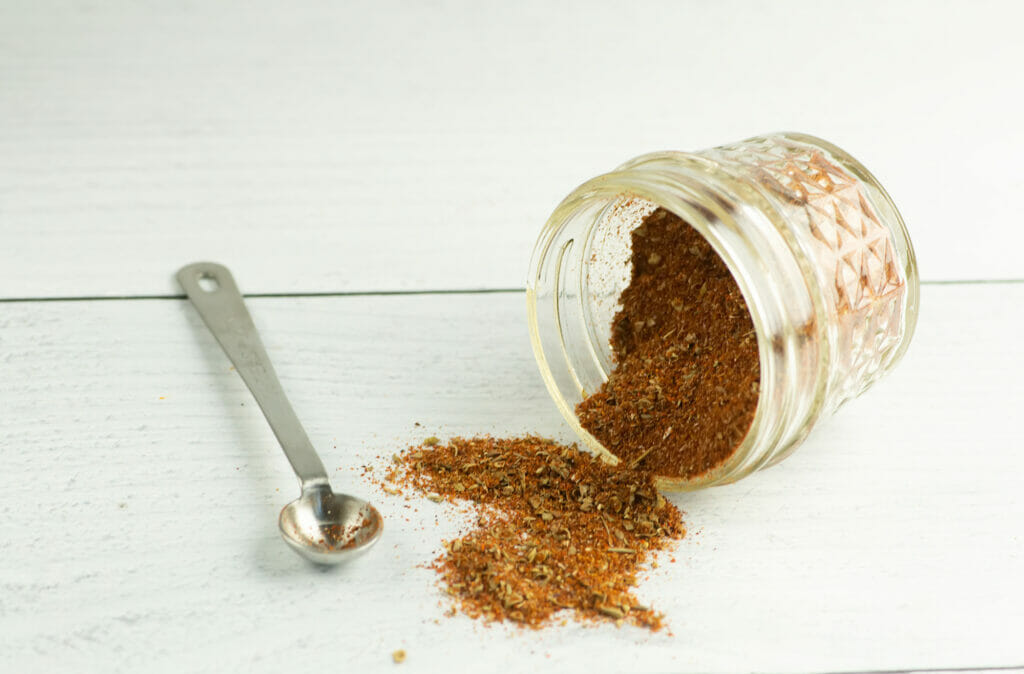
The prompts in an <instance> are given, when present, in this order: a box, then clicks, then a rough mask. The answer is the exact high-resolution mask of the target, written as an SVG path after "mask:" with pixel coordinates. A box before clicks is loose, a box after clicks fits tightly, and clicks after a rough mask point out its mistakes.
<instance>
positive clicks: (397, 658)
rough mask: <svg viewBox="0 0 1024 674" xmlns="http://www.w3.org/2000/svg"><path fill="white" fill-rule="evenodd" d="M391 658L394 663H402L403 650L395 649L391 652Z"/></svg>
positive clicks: (403, 657)
mask: <svg viewBox="0 0 1024 674" xmlns="http://www.w3.org/2000/svg"><path fill="white" fill-rule="evenodd" d="M391 659H392V660H394V661H395V663H396V664H402V663H403V662H405V651H404V650H403V649H401V648H399V649H398V650H397V651H395V652H394V653H392V654H391Z"/></svg>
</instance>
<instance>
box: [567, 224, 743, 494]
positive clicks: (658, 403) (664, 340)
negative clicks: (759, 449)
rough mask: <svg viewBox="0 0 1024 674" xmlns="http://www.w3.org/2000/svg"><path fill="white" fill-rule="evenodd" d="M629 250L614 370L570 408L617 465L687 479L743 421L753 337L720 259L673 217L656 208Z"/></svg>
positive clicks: (727, 446) (737, 433) (707, 466)
mask: <svg viewBox="0 0 1024 674" xmlns="http://www.w3.org/2000/svg"><path fill="white" fill-rule="evenodd" d="M632 251H633V252H632V265H633V273H632V278H631V280H630V284H629V286H627V287H626V289H625V290H623V291H622V295H621V296H620V302H621V304H622V308H621V309H620V310H619V312H618V313H617V314H616V315H615V318H614V319H613V321H612V338H611V346H612V352H613V354H614V357H615V369H614V370H612V372H611V374H610V375H609V378H608V381H607V382H605V383H604V384H603V385H602V387H601V389H600V390H599V391H597V392H596V393H594V394H592V395H590V396H589V397H587V398H585V399H584V400H583V401H582V402H581V403H580V404H579V405H577V407H576V414H577V416H578V417H579V420H580V423H581V424H582V425H583V427H584V428H586V429H587V430H588V431H590V433H591V434H592V435H593V436H594V437H595V438H597V439H598V440H599V441H600V442H601V444H602V445H604V446H605V448H607V449H608V450H609V451H611V452H612V453H613V454H615V455H616V456H617V457H619V458H620V459H622V460H623V461H624V463H626V464H629V465H640V466H642V467H643V468H644V469H646V470H648V471H650V472H651V473H654V474H655V475H657V476H659V477H669V478H683V479H689V478H692V477H696V476H698V475H701V474H703V473H706V472H708V471H709V470H711V469H713V468H715V467H716V466H718V465H720V464H721V463H722V462H724V461H725V460H726V459H727V458H728V457H729V456H731V455H732V453H733V452H734V451H735V450H736V447H737V446H738V445H739V444H740V442H742V440H743V438H744V436H745V435H746V433H747V430H748V429H749V428H750V424H751V422H752V421H753V419H754V412H755V410H756V408H757V399H758V392H759V390H758V387H759V382H760V361H759V359H758V351H757V338H756V336H755V334H754V326H753V323H752V321H751V318H750V313H749V312H748V311H747V306H746V303H745V302H744V300H743V295H742V294H741V293H740V289H739V287H738V286H737V285H736V281H735V280H734V279H733V277H732V275H731V274H730V273H729V270H728V269H727V268H726V266H725V264H724V263H723V262H722V259H721V258H720V257H719V256H718V254H717V253H715V251H714V250H713V249H712V248H711V245H710V244H709V243H708V242H707V241H706V240H705V239H704V237H702V236H701V235H700V233H698V232H697V231H696V230H695V229H693V228H692V227H690V226H689V225H688V224H687V223H686V222H684V221H683V220H681V219H680V218H679V217H678V216H676V215H674V214H673V213H670V212H669V211H666V210H664V209H661V208H659V209H657V210H655V211H653V212H652V213H651V214H650V215H648V216H647V217H646V218H645V219H644V221H643V222H642V223H641V224H640V226H639V227H637V228H636V229H635V230H633V232H632Z"/></svg>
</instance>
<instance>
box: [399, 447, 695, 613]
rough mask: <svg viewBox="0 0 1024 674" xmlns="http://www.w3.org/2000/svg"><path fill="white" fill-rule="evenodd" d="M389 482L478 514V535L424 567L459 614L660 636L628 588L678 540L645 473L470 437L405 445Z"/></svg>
mask: <svg viewBox="0 0 1024 674" xmlns="http://www.w3.org/2000/svg"><path fill="white" fill-rule="evenodd" d="M387 479H388V480H391V481H393V482H394V483H396V484H398V485H400V486H404V487H411V488H413V489H415V490H417V491H419V492H421V493H424V494H427V495H428V498H430V497H431V496H434V497H436V499H437V500H441V499H444V500H464V501H469V502H471V503H473V504H475V505H476V506H477V510H478V517H477V520H476V524H477V526H476V527H475V528H474V529H472V530H471V531H470V532H469V533H467V534H465V535H464V536H462V537H460V538H457V539H455V540H452V541H448V542H446V543H445V551H444V552H443V553H442V554H441V555H440V556H439V557H438V558H437V559H436V560H434V562H433V564H432V568H434V569H435V570H436V571H437V572H438V573H439V574H440V576H441V580H442V583H443V584H444V586H445V587H446V589H447V591H448V593H449V594H450V595H451V596H452V597H454V599H455V601H456V602H457V606H458V607H459V608H460V609H461V610H462V611H463V612H464V613H466V614H467V615H469V616H471V617H474V618H483V619H485V620H488V621H504V620H511V621H514V622H516V623H519V624H521V625H524V626H529V627H533V628H538V627H542V626H544V625H546V624H549V623H551V621H552V619H553V617H554V616H555V615H556V614H557V613H558V612H559V611H562V610H563V609H564V610H569V611H573V612H574V615H575V616H576V618H577V619H579V620H582V621H613V622H616V623H622V622H625V623H631V624H634V625H640V626H644V627H648V628H650V629H653V630H657V629H660V628H661V626H662V620H663V616H662V615H661V614H660V613H658V612H656V611H654V610H652V609H651V608H649V607H648V606H645V605H643V604H642V603H641V602H640V601H639V600H638V599H637V598H636V597H635V596H634V595H633V593H632V589H633V587H634V586H635V585H636V582H637V574H638V573H639V571H640V570H641V568H642V567H643V566H644V564H645V563H646V562H647V561H648V560H649V559H650V558H651V556H652V553H653V552H654V551H656V550H662V549H664V548H666V547H668V546H669V544H670V543H671V541H673V540H676V539H679V538H682V537H683V535H684V534H685V532H686V531H685V529H684V526H683V522H682V515H681V513H680V512H679V510H678V509H677V508H676V507H675V506H674V505H672V504H671V503H669V502H667V501H666V500H665V499H664V498H663V497H662V496H661V495H660V494H658V491H657V489H656V488H655V486H654V480H653V477H652V476H651V474H650V473H648V472H646V471H640V470H634V469H630V468H628V467H624V466H618V467H614V466H611V465H608V464H607V463H604V462H603V461H602V460H601V459H598V458H596V457H592V456H591V455H589V454H586V453H584V452H580V451H578V450H577V449H576V447H575V446H571V447H570V446H564V445H560V444H557V443H555V442H553V441H551V440H546V439H543V438H539V437H536V436H525V437H520V438H503V439H496V438H491V437H476V438H452V439H451V440H450V441H449V442H448V443H447V444H442V443H434V444H427V443H424V444H423V445H420V446H418V447H410V448H409V449H408V450H407V451H406V452H404V453H403V454H401V455H400V456H397V457H395V464H394V465H393V466H391V468H390V469H389V471H388V475H387Z"/></svg>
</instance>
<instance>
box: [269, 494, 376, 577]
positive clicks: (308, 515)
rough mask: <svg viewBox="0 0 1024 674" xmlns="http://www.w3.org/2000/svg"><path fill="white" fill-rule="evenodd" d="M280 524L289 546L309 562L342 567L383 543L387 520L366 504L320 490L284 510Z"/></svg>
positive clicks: (303, 495)
mask: <svg viewBox="0 0 1024 674" xmlns="http://www.w3.org/2000/svg"><path fill="white" fill-rule="evenodd" d="M277 524H278V527H279V528H280V529H281V537H282V538H284V540H285V542H286V543H287V544H288V545H290V546H291V547H292V549H293V550H295V551H296V552H297V553H299V554H300V555H302V556H303V557H305V558H306V559H308V560H310V561H312V562H316V563H317V564H340V563H342V562H347V561H350V560H351V559H353V558H355V557H357V556H358V555H360V554H362V553H364V552H366V551H367V550H369V549H370V548H371V547H372V546H373V544H374V543H376V542H377V540H378V539H380V534H381V530H382V528H383V527H382V525H383V519H382V518H381V515H380V513H379V512H377V509H376V508H374V507H373V506H372V505H370V504H369V503H367V502H366V501H364V500H362V499H359V498H356V497H354V496H349V495H347V494H335V493H334V492H332V491H331V490H330V489H329V488H327V487H320V488H313V489H307V490H305V491H303V493H302V496H300V497H299V498H297V499H295V500H294V501H292V502H291V503H289V504H288V505H286V506H285V507H284V508H282V509H281V516H280V517H278V520H277Z"/></svg>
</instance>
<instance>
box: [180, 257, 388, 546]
mask: <svg viewBox="0 0 1024 674" xmlns="http://www.w3.org/2000/svg"><path fill="white" fill-rule="evenodd" d="M178 282H179V283H181V287H182V288H184V289H185V293H186V294H187V295H188V298H189V299H190V300H192V304H193V305H194V306H195V308H196V309H197V310H198V311H199V315H200V316H202V318H203V321H204V322H205V323H206V327H208V328H210V332H212V333H213V336H214V337H216V338H217V341H218V342H220V345H221V347H222V348H223V349H224V353H226V354H227V355H228V358H230V359H231V362H232V363H234V365H235V369H236V370H237V371H238V374H240V375H241V376H242V379H243V381H245V384H246V386H248V387H249V390H250V391H251V392H252V395H253V397H254V398H256V402H257V403H258V404H259V406H260V409H261V410H263V415H264V416H265V417H266V418H267V423H269V424H270V428H271V429H272V430H273V431H274V435H276V436H277V441H278V442H280V443H281V449H283V450H284V453H285V455H286V456H287V457H288V461H289V462H291V464H292V469H293V470H294V471H295V474H296V475H298V477H299V481H300V482H301V483H302V495H301V496H299V498H297V499H295V500H294V501H292V502H291V503H289V504H288V505H286V506H285V507H284V509H282V510H281V516H280V517H279V518H278V526H279V527H280V529H281V536H282V537H284V540H285V542H286V543H288V545H290V546H291V547H292V549H294V550H295V551H296V552H298V553H299V554H300V555H302V556H303V557H305V558H306V559H309V560H311V561H313V562H316V563H317V564H340V563H342V562H347V561H349V560H351V559H353V558H354V557H356V556H358V555H359V554H360V553H363V552H365V551H367V550H369V549H370V546H372V545H373V544H374V543H376V542H377V539H379V538H380V534H381V527H382V526H383V522H382V519H381V516H380V513H379V512H377V509H376V508H374V507H373V506H372V505H370V504H369V503H367V502H366V501H363V500H361V499H358V498H355V497H354V496H348V495H347V494H335V493H334V492H333V491H331V485H330V483H329V482H328V479H327V471H326V470H325V469H324V464H323V463H322V462H321V461H320V457H319V456H317V453H316V450H314V449H313V445H312V444H311V443H310V442H309V437H308V436H307V435H306V431H305V430H303V428H302V424H300V423H299V419H298V417H296V416H295V411H294V410H292V406H291V404H290V403H289V402H288V398H287V397H285V394H284V390H283V389H282V388H281V382H279V381H278V379H277V374H276V373H275V372H274V367H273V366H272V365H271V364H270V358H269V357H268V356H267V352H266V350H265V349H264V348H263V343H262V342H261V341H260V336H259V333H258V332H256V326H255V325H253V322H252V318H251V317H250V316H249V312H248V311H247V310H246V308H245V302H244V301H243V300H242V294H241V293H240V292H238V286H236V285H235V279H234V278H232V276H231V272H229V271H228V270H227V268H226V267H223V266H221V265H219V264H215V263H213V262H197V263H195V264H190V265H188V266H186V267H182V268H181V269H180V270H179V271H178Z"/></svg>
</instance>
